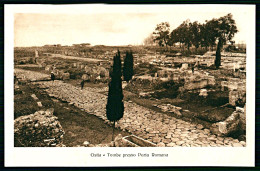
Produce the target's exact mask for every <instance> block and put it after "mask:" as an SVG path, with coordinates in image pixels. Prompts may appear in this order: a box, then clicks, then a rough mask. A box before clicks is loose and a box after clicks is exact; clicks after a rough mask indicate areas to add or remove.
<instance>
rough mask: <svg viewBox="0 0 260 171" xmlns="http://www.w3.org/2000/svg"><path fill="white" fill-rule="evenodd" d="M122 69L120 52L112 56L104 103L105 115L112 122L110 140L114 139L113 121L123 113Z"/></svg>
mask: <svg viewBox="0 0 260 171" xmlns="http://www.w3.org/2000/svg"><path fill="white" fill-rule="evenodd" d="M121 77H122V71H121V59H120V52H119V51H118V52H117V54H116V55H115V56H114V59H113V70H112V73H111V81H110V82H109V90H108V98H107V105H106V115H107V119H108V120H109V121H110V122H113V133H112V141H113V139H114V129H115V122H116V121H118V120H119V119H121V118H122V117H123V115H124V103H123V90H122V79H121Z"/></svg>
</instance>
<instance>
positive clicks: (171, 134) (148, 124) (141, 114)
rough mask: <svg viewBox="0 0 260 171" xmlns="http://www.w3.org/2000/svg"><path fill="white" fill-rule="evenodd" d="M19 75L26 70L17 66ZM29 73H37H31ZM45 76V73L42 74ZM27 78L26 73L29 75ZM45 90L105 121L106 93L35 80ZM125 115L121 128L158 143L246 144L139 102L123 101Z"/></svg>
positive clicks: (166, 144)
mask: <svg viewBox="0 0 260 171" xmlns="http://www.w3.org/2000/svg"><path fill="white" fill-rule="evenodd" d="M16 72H17V73H18V75H24V76H25V77H26V73H28V72H24V71H23V70H19V71H18V70H16ZM31 75H37V74H35V73H33V72H32V73H31V74H30V77H31ZM42 76H43V77H44V75H42ZM28 78H29V77H28ZM35 84H36V85H37V86H39V87H41V88H45V90H46V92H47V93H48V94H49V95H50V96H53V97H55V98H57V99H60V100H62V101H66V102H68V103H69V104H70V105H74V106H76V107H78V108H80V109H82V110H85V111H86V112H88V113H90V114H93V115H96V116H98V117H99V118H101V119H103V120H104V122H108V120H107V119H106V116H105V105H106V99H107V97H106V96H105V95H103V94H100V93H97V92H91V90H88V88H87V87H86V88H85V89H84V90H83V91H82V90H80V89H79V88H78V87H75V86H72V85H70V84H66V83H64V82H62V81H54V82H50V81H48V82H46V81H45V82H35ZM124 105H125V113H124V117H123V118H122V119H121V120H120V121H119V122H118V123H117V124H116V126H117V127H119V128H121V129H122V130H127V131H129V132H131V133H133V134H135V135H138V136H140V137H142V138H144V139H148V140H150V141H152V142H154V143H156V144H157V145H158V146H170V147H174V146H185V147H201V146H202V147H207V146H212V147H216V146H220V147H221V146H234V147H242V146H245V142H244V141H240V142H239V140H238V139H233V138H231V137H225V138H224V137H216V136H215V135H213V134H211V133H210V131H209V130H208V129H204V128H203V126H202V125H194V124H191V123H189V122H186V121H183V120H180V119H177V118H174V117H171V116H168V115H164V114H162V113H159V112H155V111H153V110H150V109H147V108H145V107H142V106H139V105H137V104H135V103H129V102H124Z"/></svg>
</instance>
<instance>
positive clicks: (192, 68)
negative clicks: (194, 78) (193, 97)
mask: <svg viewBox="0 0 260 171" xmlns="http://www.w3.org/2000/svg"><path fill="white" fill-rule="evenodd" d="M191 71H192V74H194V65H193V64H192V65H191Z"/></svg>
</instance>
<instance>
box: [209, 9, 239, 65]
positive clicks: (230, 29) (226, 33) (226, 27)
mask: <svg viewBox="0 0 260 171" xmlns="http://www.w3.org/2000/svg"><path fill="white" fill-rule="evenodd" d="M213 21H215V22H216V25H217V27H216V29H215V32H214V34H215V35H216V38H217V40H218V45H217V51H216V58H215V66H216V68H217V69H218V68H219V66H220V65H221V53H220V52H221V49H222V48H223V45H224V44H226V42H227V41H231V40H232V38H233V37H234V35H235V33H237V31H238V30H237V27H236V23H235V20H234V19H233V18H232V14H230V13H229V14H228V15H226V16H224V17H220V18H219V19H217V20H216V19H213Z"/></svg>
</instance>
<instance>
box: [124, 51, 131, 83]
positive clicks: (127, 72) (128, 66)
mask: <svg viewBox="0 0 260 171" xmlns="http://www.w3.org/2000/svg"><path fill="white" fill-rule="evenodd" d="M123 75H124V80H125V81H127V82H128V81H130V80H131V79H132V77H133V75H134V58H133V53H132V52H128V51H126V56H125V60H124V68H123Z"/></svg>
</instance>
